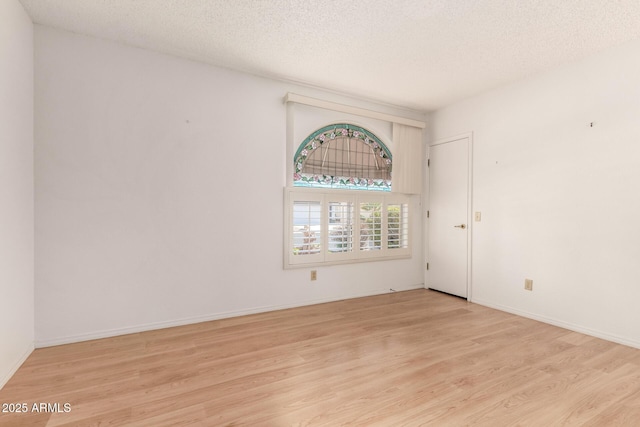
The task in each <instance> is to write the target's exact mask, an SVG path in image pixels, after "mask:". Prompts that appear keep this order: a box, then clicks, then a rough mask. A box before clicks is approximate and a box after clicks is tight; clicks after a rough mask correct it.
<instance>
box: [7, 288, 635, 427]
mask: <svg viewBox="0 0 640 427" xmlns="http://www.w3.org/2000/svg"><path fill="white" fill-rule="evenodd" d="M8 402H11V403H22V402H24V403H27V404H28V406H29V410H31V406H32V405H33V403H41V402H44V403H59V404H60V407H61V409H63V405H64V403H69V404H70V406H71V411H70V412H68V413H27V414H13V415H8V414H0V425H2V426H7V425H11V426H31V425H33V426H90V425H100V426H103V425H109V426H112V425H127V426H145V427H149V426H177V425H203V426H225V425H233V426H238V425H250V426H254V425H255V426H289V425H327V426H339V425H364V426H372V425H379V426H404V425H408V426H412V425H434V426H464V425H473V426H491V427H496V426H515V425H520V426H545V427H547V426H555V425H580V426H621V425H629V426H637V425H640V350H636V349H632V348H629V347H625V346H622V345H617V344H613V343H610V342H607V341H603V340H600V339H596V338H592V337H588V336H585V335H581V334H579V333H575V332H570V331H567V330H564V329H560V328H557V327H554V326H550V325H546V324H543V323H538V322H535V321H532V320H528V319H523V318H520V317H517V316H513V315H510V314H507V313H503V312H500V311H495V310H491V309H488V308H485V307H482V306H478V305H474V304H469V303H467V302H466V301H464V300H461V299H459V298H455V297H451V296H447V295H443V294H439V293H437V292H433V291H427V290H417V291H409V292H400V293H394V294H388V295H381V296H375V297H368V298H360V299H353V300H347V301H340V302H335V303H329V304H321V305H316V306H310V307H302V308H296V309H290V310H283V311H277V312H271V313H266V314H258V315H252V316H245V317H238V318H233V319H225V320H219V321H214V322H207V323H200V324H196V325H190V326H184V327H177V328H171V329H164V330H159V331H151V332H145V333H140V334H132V335H126V336H122V337H116V338H109V339H102V340H96V341H89V342H83V343H78V344H71V345H64V346H58V347H50V348H44V349H38V350H36V351H35V352H34V353H33V354H32V355H31V356H30V357H29V359H28V360H27V361H26V362H25V364H24V365H23V367H21V368H20V370H19V371H18V372H17V374H16V375H15V376H14V377H13V378H12V379H11V380H10V381H9V383H8V384H7V385H6V386H5V387H4V389H3V390H1V391H0V403H8Z"/></svg>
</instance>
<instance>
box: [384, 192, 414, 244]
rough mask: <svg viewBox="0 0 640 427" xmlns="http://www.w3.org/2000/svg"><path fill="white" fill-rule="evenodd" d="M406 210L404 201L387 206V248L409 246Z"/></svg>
mask: <svg viewBox="0 0 640 427" xmlns="http://www.w3.org/2000/svg"><path fill="white" fill-rule="evenodd" d="M408 211H409V209H408V205H407V204H406V203H403V204H390V205H388V206H387V243H388V248H389V249H401V248H407V247H408V246H409V221H408V219H409V213H408Z"/></svg>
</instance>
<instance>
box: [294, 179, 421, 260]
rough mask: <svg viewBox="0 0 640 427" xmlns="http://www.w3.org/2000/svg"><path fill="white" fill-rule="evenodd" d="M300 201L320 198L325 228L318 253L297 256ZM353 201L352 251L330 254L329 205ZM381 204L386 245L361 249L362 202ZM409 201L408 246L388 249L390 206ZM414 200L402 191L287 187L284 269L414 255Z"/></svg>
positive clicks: (383, 240) (382, 227)
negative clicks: (296, 210)
mask: <svg viewBox="0 0 640 427" xmlns="http://www.w3.org/2000/svg"><path fill="white" fill-rule="evenodd" d="M296 200H298V201H313V202H316V201H319V202H320V206H321V207H320V209H321V230H322V233H320V234H321V236H320V247H321V251H320V253H318V254H310V255H294V254H293V246H294V244H293V240H294V231H293V225H294V224H293V206H294V202H295V201H296ZM345 201H347V202H352V203H353V206H354V216H355V217H354V226H353V230H354V235H353V242H354V244H353V246H354V249H353V251H352V252H342V253H330V252H329V251H328V250H327V248H328V247H329V214H328V208H327V207H328V204H329V203H330V202H345ZM367 202H372V203H381V204H382V219H381V220H382V226H381V233H382V236H381V239H382V240H381V241H382V247H381V248H380V249H379V250H374V251H363V250H360V246H359V242H360V203H367ZM395 204H406V205H407V209H408V212H409V213H408V218H407V228H408V234H407V236H406V243H407V244H406V247H403V248H388V247H387V245H388V238H387V237H388V236H387V224H388V208H387V207H388V205H395ZM411 211H412V207H411V199H410V197H409V196H408V195H405V194H400V193H387V192H375V191H357V190H344V191H340V190H335V189H329V190H327V189H318V188H305V187H293V188H292V187H286V188H285V189H284V212H285V215H284V222H285V224H284V245H283V246H284V268H286V269H289V268H302V267H314V266H323V265H334V264H351V263H357V262H365V261H382V260H389V259H402V258H410V257H411V246H412V242H411V233H412V231H411V230H412V222H413V218H412V215H411V214H410V212H411Z"/></svg>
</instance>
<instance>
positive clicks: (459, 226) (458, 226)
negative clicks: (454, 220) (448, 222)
mask: <svg viewBox="0 0 640 427" xmlns="http://www.w3.org/2000/svg"><path fill="white" fill-rule="evenodd" d="M454 227H456V228H462V229H463V230H464V229H465V228H467V226H466V225H464V224H460V225H454Z"/></svg>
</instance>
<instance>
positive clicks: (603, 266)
mask: <svg viewBox="0 0 640 427" xmlns="http://www.w3.org/2000/svg"><path fill="white" fill-rule="evenodd" d="M639 117H640V43H638V42H636V43H632V44H627V45H624V46H621V47H618V48H616V49H612V50H608V51H606V52H602V53H601V54H599V55H597V56H594V57H591V58H589V59H587V60H584V61H581V62H579V63H574V64H570V65H567V66H565V67H563V68H561V69H558V70H556V71H553V72H550V73H548V74H545V75H542V76H538V77H535V78H532V79H529V80H527V81H523V82H520V83H517V84H513V85H511V86H508V87H504V88H501V89H499V90H495V91H492V92H489V93H486V94H483V95H481V96H478V97H475V98H472V99H469V100H466V101H464V102H460V103H458V104H456V105H453V106H451V107H449V108H445V109H443V110H440V111H438V112H436V113H435V114H434V115H433V126H434V130H433V137H434V139H439V138H444V137H449V136H453V135H456V134H460V133H463V132H468V131H473V135H474V153H473V155H474V162H473V180H474V188H473V209H474V210H475V211H481V212H482V222H480V223H473V230H472V232H473V289H472V300H473V301H475V302H478V303H481V304H486V305H489V306H494V307H498V308H502V309H505V310H508V311H512V312H516V313H520V314H524V315H527V316H530V317H534V318H538V319H541V320H545V321H547V322H551V323H556V324H559V325H562V326H566V327H569V328H572V329H575V330H580V331H583V332H587V333H591V334H593V335H596V336H601V337H605V338H608V339H611V340H615V341H618V342H623V343H627V344H630V345H633V346H636V347H640V310H639V309H638V301H640V222H639V221H638V219H639V218H640V120H639ZM591 122H593V127H591V126H590V123H591ZM525 278H531V279H533V292H527V291H524V290H523V286H524V279H525ZM427 286H428V283H427Z"/></svg>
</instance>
